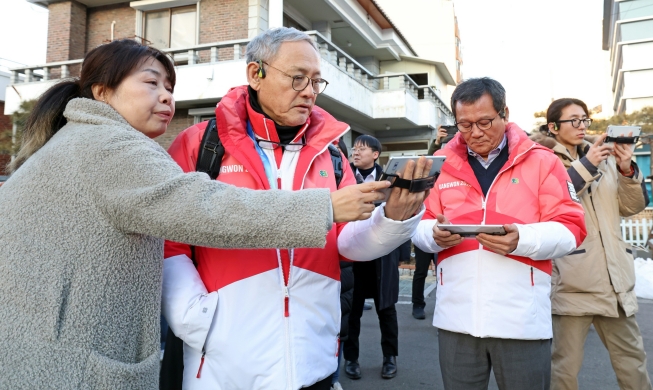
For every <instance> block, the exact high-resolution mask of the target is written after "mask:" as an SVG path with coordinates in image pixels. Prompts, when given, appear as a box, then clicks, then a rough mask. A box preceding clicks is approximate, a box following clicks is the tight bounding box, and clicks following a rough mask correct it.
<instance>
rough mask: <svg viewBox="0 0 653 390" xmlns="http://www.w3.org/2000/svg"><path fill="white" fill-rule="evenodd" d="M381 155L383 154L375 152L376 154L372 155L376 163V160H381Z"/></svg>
mask: <svg viewBox="0 0 653 390" xmlns="http://www.w3.org/2000/svg"><path fill="white" fill-rule="evenodd" d="M380 154H381V153H379V152H374V153H372V156H374V161H376V160H378V159H379V155H380Z"/></svg>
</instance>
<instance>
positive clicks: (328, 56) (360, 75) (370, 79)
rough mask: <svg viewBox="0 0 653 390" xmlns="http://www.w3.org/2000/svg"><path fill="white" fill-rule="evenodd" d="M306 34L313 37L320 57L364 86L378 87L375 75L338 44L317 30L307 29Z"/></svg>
mask: <svg viewBox="0 0 653 390" xmlns="http://www.w3.org/2000/svg"><path fill="white" fill-rule="evenodd" d="M306 34H308V35H309V36H311V37H312V38H313V40H314V41H315V43H316V44H317V47H318V49H319V51H320V55H321V56H322V58H324V59H325V60H327V61H328V62H330V63H331V64H333V65H335V66H337V67H338V68H340V69H341V70H342V71H343V72H345V73H347V74H348V75H349V76H351V77H352V78H353V79H354V80H356V81H358V82H359V83H360V84H361V85H363V86H364V87H366V88H369V89H371V90H377V89H378V88H379V85H378V81H377V80H376V79H375V75H374V74H373V73H372V72H370V71H369V70H367V69H366V68H365V67H364V66H363V65H361V64H359V63H358V61H356V60H355V59H354V58H352V57H351V56H350V55H349V54H347V53H345V52H344V51H343V50H342V49H340V48H339V47H338V46H336V45H334V44H333V42H331V41H330V40H328V39H327V38H325V37H324V35H322V34H320V33H319V32H317V31H307V32H306Z"/></svg>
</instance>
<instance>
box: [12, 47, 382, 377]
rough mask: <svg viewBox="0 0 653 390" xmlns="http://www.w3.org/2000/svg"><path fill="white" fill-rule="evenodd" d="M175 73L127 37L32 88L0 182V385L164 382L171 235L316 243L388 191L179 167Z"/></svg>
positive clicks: (267, 243)
mask: <svg viewBox="0 0 653 390" xmlns="http://www.w3.org/2000/svg"><path fill="white" fill-rule="evenodd" d="M174 85H175V73H174V68H173V64H172V62H171V61H170V59H169V58H168V57H166V56H165V55H164V54H163V53H161V52H159V51H158V50H156V49H153V48H150V47H147V46H143V45H140V44H138V43H136V42H135V41H131V40H122V41H114V42H112V43H109V44H106V45H103V46H100V47H98V48H96V49H94V50H92V51H91V52H89V53H88V54H87V56H86V58H85V59H84V63H83V66H82V72H81V77H80V79H79V80H70V81H65V82H62V83H60V84H57V85H56V86H54V87H52V88H51V89H50V90H48V91H47V92H46V93H45V94H44V95H43V96H42V97H41V98H40V99H39V101H38V102H37V104H36V106H35V108H34V112H33V113H32V115H31V117H30V119H29V120H28V123H27V127H26V131H25V136H24V141H23V146H22V149H21V151H20V152H19V154H18V156H17V157H16V159H15V161H14V163H13V165H12V166H11V168H12V170H13V175H12V176H11V178H10V179H9V180H8V181H7V182H6V183H5V184H4V185H3V186H2V187H0V216H1V217H0V242H2V256H0V349H1V350H2V351H3V354H2V355H1V356H0V388H2V389H6V388H12V389H45V388H56V389H63V388H66V389H71V388H74V389H77V388H82V389H139V390H140V389H154V388H157V387H158V385H157V381H158V370H159V337H158V335H159V313H160V288H161V263H162V257H163V240H164V239H169V240H174V241H179V242H185V243H190V244H194V245H202V246H215V247H225V248H228V247H236V246H239V247H242V246H246V247H250V248H264V247H287V248H288V247H321V246H323V245H324V243H325V236H326V232H327V231H328V230H329V229H330V228H331V226H332V223H333V221H346V220H355V219H364V218H366V217H369V215H370V213H371V211H372V210H373V208H374V206H373V205H372V204H371V203H370V204H368V203H367V202H372V201H374V200H377V199H379V198H382V197H383V195H382V194H378V193H364V192H363V191H370V190H373V189H374V187H375V186H368V187H369V188H367V187H366V188H361V187H360V186H358V187H354V186H352V187H348V188H345V189H343V190H341V191H338V192H334V193H332V194H331V195H330V194H329V192H328V190H308V191H299V192H289V191H251V190H246V189H242V188H236V187H232V186H229V185H225V184H221V183H220V182H217V181H213V180H210V179H209V177H208V176H207V175H206V174H204V173H189V174H184V173H183V172H182V170H181V169H180V168H179V167H178V166H177V164H176V163H175V162H174V161H173V160H172V159H171V158H170V157H169V156H168V154H167V153H166V151H165V150H163V149H162V148H161V147H160V146H159V145H158V144H157V143H155V142H154V141H152V140H151V138H153V137H156V136H158V135H160V134H162V133H163V132H164V131H165V130H166V128H167V126H168V124H169V122H170V120H171V119H172V117H173V115H174V100H173V97H172V91H173V88H174ZM385 186H386V184H378V185H376V187H385ZM280 223H283V225H279V224H280ZM272 229H274V230H275V232H276V234H274V235H270V234H268V232H269V231H270V230H272ZM244 266H246V265H244Z"/></svg>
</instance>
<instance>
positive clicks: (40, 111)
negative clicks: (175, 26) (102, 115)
mask: <svg viewBox="0 0 653 390" xmlns="http://www.w3.org/2000/svg"><path fill="white" fill-rule="evenodd" d="M148 58H153V59H155V60H158V61H159V62H160V63H161V64H162V65H163V68H164V69H165V70H166V73H167V76H168V79H169V81H170V84H171V85H172V87H173V88H174V86H175V82H176V76H175V68H174V64H173V62H172V60H171V59H170V57H168V56H167V55H166V54H165V53H163V52H161V51H159V50H157V49H155V48H153V47H150V46H147V45H142V44H140V43H138V42H136V41H134V40H132V39H120V40H116V41H113V42H110V43H107V44H104V45H100V46H98V47H96V48H95V49H93V50H91V51H90V52H88V54H86V56H85V57H84V62H83V63H82V71H81V75H80V77H79V78H73V79H69V80H65V81H62V82H60V83H57V84H55V85H54V86H52V87H51V88H50V89H48V90H47V91H46V92H45V93H44V94H43V95H41V97H40V98H39V99H38V101H37V102H36V104H35V105H34V108H33V109H32V112H31V113H30V115H29V117H28V118H27V122H26V124H25V130H24V131H23V139H22V144H21V148H20V150H19V151H18V153H17V155H16V158H15V159H14V161H13V162H11V163H10V164H9V167H8V168H9V171H10V172H15V171H16V170H17V169H18V168H19V167H20V166H21V165H22V164H23V163H24V162H25V161H26V160H27V159H28V158H29V157H30V156H32V155H33V154H34V153H36V151H38V150H39V149H40V148H41V147H43V145H45V143H46V142H48V140H50V138H52V136H53V135H54V134H55V133H56V132H57V131H59V129H61V128H62V127H63V126H64V125H65V124H66V118H65V117H64V116H63V112H64V110H65V109H66V105H67V104H68V102H69V101H70V100H72V99H74V98H79V97H81V98H86V99H94V97H93V91H92V89H91V88H92V86H93V85H95V84H101V85H104V86H105V87H106V88H107V89H109V90H115V89H116V88H117V87H118V85H120V83H122V81H123V80H124V79H125V78H126V77H127V76H129V75H130V74H131V72H132V71H133V70H134V69H135V68H137V67H138V66H139V65H140V64H141V63H142V62H143V61H144V60H146V59H148Z"/></svg>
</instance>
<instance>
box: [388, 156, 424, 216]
mask: <svg viewBox="0 0 653 390" xmlns="http://www.w3.org/2000/svg"><path fill="white" fill-rule="evenodd" d="M432 165H433V161H432V160H428V159H426V158H425V157H420V158H419V159H418V160H417V163H415V162H414V161H408V162H407V163H406V168H405V169H404V171H403V172H401V173H398V174H397V175H398V176H399V177H401V178H412V179H413V180H414V179H422V178H425V177H428V176H429V172H430V171H431V166H432ZM428 196H429V190H426V191H422V192H410V191H409V190H407V189H405V188H399V187H394V188H392V189H391V191H390V196H388V200H387V202H386V204H385V216H386V217H387V218H390V219H394V220H395V221H405V220H407V219H409V218H411V217H412V216H414V215H415V214H416V213H417V212H418V211H419V208H420V207H421V206H422V204H423V203H424V199H426V198H427V197H428Z"/></svg>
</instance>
